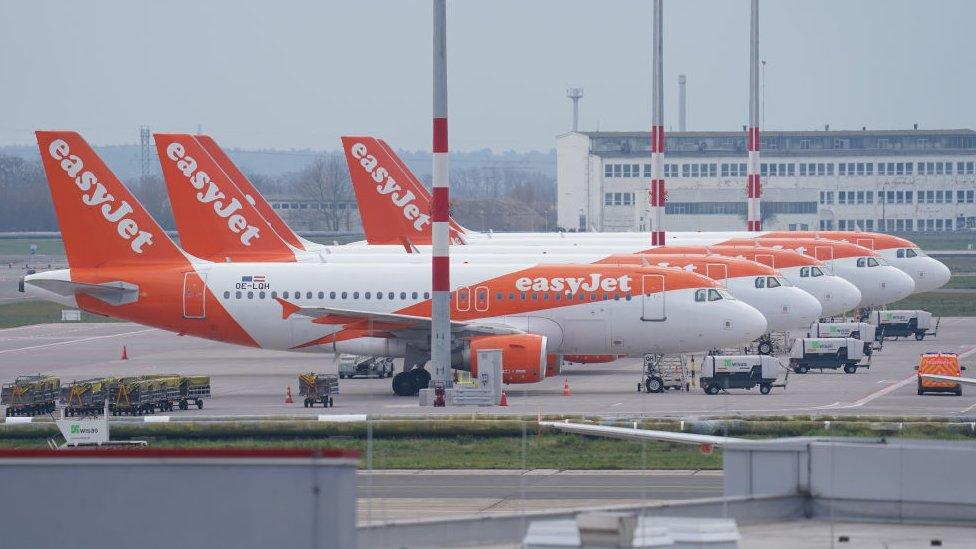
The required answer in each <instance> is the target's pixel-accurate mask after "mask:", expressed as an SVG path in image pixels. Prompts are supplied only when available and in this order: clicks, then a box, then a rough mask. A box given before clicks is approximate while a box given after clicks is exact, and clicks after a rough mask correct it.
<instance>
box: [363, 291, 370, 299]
mask: <svg viewBox="0 0 976 549" xmlns="http://www.w3.org/2000/svg"><path fill="white" fill-rule="evenodd" d="M363 297H365V298H366V299H369V298H370V297H372V292H366V293H365V294H364V295H363Z"/></svg>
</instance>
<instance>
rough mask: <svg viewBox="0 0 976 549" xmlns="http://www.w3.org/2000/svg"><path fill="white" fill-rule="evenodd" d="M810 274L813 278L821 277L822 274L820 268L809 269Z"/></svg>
mask: <svg viewBox="0 0 976 549" xmlns="http://www.w3.org/2000/svg"><path fill="white" fill-rule="evenodd" d="M810 272H811V273H813V276H815V277H817V276H823V274H824V273H823V271H821V270H820V267H812V268H811V269H810Z"/></svg>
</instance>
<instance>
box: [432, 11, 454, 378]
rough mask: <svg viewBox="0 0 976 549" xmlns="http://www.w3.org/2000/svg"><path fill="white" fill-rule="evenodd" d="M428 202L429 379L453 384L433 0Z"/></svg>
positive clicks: (441, 78)
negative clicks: (429, 202)
mask: <svg viewBox="0 0 976 549" xmlns="http://www.w3.org/2000/svg"><path fill="white" fill-rule="evenodd" d="M432 152H433V185H432V187H433V189H432V193H431V194H432V201H431V215H430V218H431V222H432V226H431V240H432V242H431V244H432V250H433V251H432V254H431V294H432V298H433V300H432V301H431V337H430V361H431V367H432V369H433V372H431V380H432V381H434V382H438V381H440V382H443V383H444V385H445V387H450V386H451V385H452V383H451V381H452V376H451V259H450V223H449V219H448V211H449V209H450V195H449V187H448V165H447V7H446V0H434V140H433V149H432Z"/></svg>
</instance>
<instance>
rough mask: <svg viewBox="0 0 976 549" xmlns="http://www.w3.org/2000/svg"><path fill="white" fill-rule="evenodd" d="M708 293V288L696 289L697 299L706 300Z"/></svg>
mask: <svg viewBox="0 0 976 549" xmlns="http://www.w3.org/2000/svg"><path fill="white" fill-rule="evenodd" d="M706 294H708V290H695V301H705V295H706Z"/></svg>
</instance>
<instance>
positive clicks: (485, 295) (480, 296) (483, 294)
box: [476, 290, 488, 300]
mask: <svg viewBox="0 0 976 549" xmlns="http://www.w3.org/2000/svg"><path fill="white" fill-rule="evenodd" d="M476 299H480V300H485V299H488V292H486V291H484V290H482V291H480V292H478V297H477V298H476Z"/></svg>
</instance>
